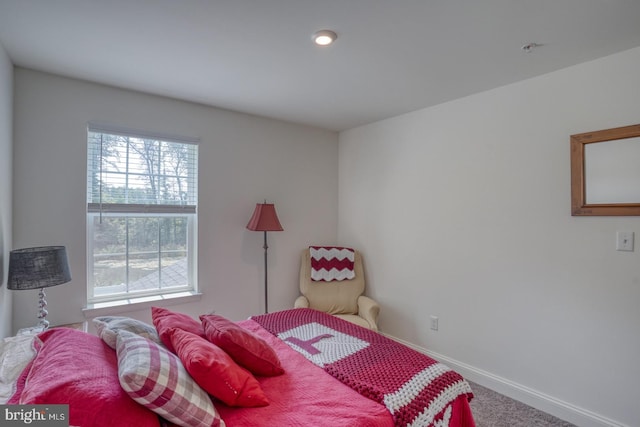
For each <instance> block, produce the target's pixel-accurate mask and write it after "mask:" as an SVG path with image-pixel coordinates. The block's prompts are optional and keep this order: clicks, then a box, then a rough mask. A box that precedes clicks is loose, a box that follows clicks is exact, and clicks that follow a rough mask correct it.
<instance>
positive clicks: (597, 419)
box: [384, 334, 629, 427]
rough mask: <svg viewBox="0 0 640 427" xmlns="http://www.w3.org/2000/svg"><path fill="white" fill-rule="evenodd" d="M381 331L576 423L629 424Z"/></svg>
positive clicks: (591, 426) (593, 426) (596, 426)
mask: <svg viewBox="0 0 640 427" xmlns="http://www.w3.org/2000/svg"><path fill="white" fill-rule="evenodd" d="M384 335H385V336H387V337H388V338H391V339H393V340H395V341H398V342H400V343H402V344H404V345H406V346H407V347H410V348H413V349H414V350H416V351H419V352H420V353H423V354H426V355H427V356H429V357H432V358H433V359H435V360H437V361H439V362H442V363H444V364H445V365H447V366H449V367H451V368H452V369H454V370H455V371H457V372H459V373H460V374H461V375H462V376H463V377H465V378H467V379H469V380H470V381H473V382H476V383H478V384H480V385H481V386H484V387H487V388H489V389H491V390H494V391H496V392H498V393H500V394H503V395H505V396H508V397H510V398H512V399H515V400H518V401H520V402H522V403H525V404H527V405H529V406H531V407H534V408H536V409H539V410H541V411H544V412H546V413H548V414H551V415H553V416H555V417H558V418H560V419H562V420H565V421H567V422H570V423H572V424H575V425H577V426H579V427H629V426H628V425H626V424H622V423H620V422H618V421H615V420H612V419H610V418H607V417H605V416H602V415H600V414H597V413H595V412H592V411H589V410H588V409H584V408H581V407H579V406H576V405H573V404H571V403H568V402H565V401H563V400H560V399H556V398H555V397H553V396H549V395H548V394H545V393H542V392H540V391H537V390H534V389H532V388H529V387H526V386H524V385H522V384H518V383H516V382H513V381H511V380H508V379H506V378H502V377H500V376H498V375H494V374H492V373H491V372H487V371H485V370H483V369H479V368H476V367H474V366H471V365H468V364H466V363H463V362H460V361H458V360H455V359H452V358H450V357H448V356H445V355H443V354H439V353H436V352H434V351H431V350H427V349H426V348H423V347H420V346H418V345H415V344H413V343H410V342H408V341H404V340H402V339H399V338H396V337H394V336H392V335H388V334H384Z"/></svg>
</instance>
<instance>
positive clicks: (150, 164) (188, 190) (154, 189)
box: [87, 124, 198, 214]
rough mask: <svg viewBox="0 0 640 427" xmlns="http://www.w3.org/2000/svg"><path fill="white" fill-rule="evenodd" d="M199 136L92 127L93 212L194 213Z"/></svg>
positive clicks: (90, 208) (89, 206) (90, 197)
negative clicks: (191, 137)
mask: <svg viewBox="0 0 640 427" xmlns="http://www.w3.org/2000/svg"><path fill="white" fill-rule="evenodd" d="M196 142H197V140H188V139H182V138H173V137H167V136H161V135H151V134H145V133H143V132H137V131H130V130H122V129H117V128H112V127H104V126H99V125H92V124H90V125H89V128H88V171H87V172H88V173H87V209H88V212H105V213H124V214H126V213H157V214H164V213H183V214H185V213H195V212H196V206H197V204H198V187H197V185H198V182H197V176H198V173H197V168H198V165H197V159H198V146H197V145H196Z"/></svg>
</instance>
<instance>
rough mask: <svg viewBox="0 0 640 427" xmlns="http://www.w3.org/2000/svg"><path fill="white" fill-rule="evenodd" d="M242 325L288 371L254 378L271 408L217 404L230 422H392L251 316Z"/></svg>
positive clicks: (379, 426) (337, 426) (309, 425)
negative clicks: (274, 375)
mask: <svg viewBox="0 0 640 427" xmlns="http://www.w3.org/2000/svg"><path fill="white" fill-rule="evenodd" d="M239 324H240V325H241V326H242V327H244V328H246V329H248V330H250V331H252V332H253V333H255V334H256V335H258V336H259V337H261V338H262V339H264V340H265V341H266V342H267V343H268V344H269V345H271V346H272V347H273V349H274V350H275V351H276V352H277V353H278V356H279V358H280V361H281V363H282V366H283V368H284V369H285V373H284V374H283V375H280V376H277V377H256V378H257V379H258V381H259V382H260V385H261V386H262V389H263V390H264V392H265V394H266V395H267V398H268V399H269V401H270V404H269V405H268V406H265V407H261V408H231V407H228V406H226V405H222V404H219V403H218V404H216V408H217V409H218V411H219V412H220V415H221V417H222V419H223V420H224V421H225V423H226V425H227V426H229V427H257V426H274V427H276V426H277V427H285V426H286V427H294V426H304V427H315V426H317V427H320V426H323V427H324V426H332V427H341V426H344V427H390V426H393V419H392V417H391V415H390V414H389V412H388V411H387V410H386V409H385V407H384V406H383V405H381V404H379V403H376V402H374V401H373V400H370V399H367V398H365V397H364V396H361V395H360V394H358V393H357V392H356V391H354V390H352V389H351V388H349V387H347V386H345V385H344V384H342V383H340V382H339V381H338V380H336V379H335V378H333V377H331V376H330V375H327V374H326V373H325V372H324V371H323V370H322V369H321V368H318V367H317V366H313V365H312V364H310V363H309V361H308V360H307V359H305V358H304V356H302V355H300V354H299V353H298V352H296V351H295V350H293V349H291V348H290V347H289V346H288V345H287V344H285V343H284V342H283V341H281V340H280V339H278V338H276V337H275V336H273V335H272V334H270V333H269V332H267V331H266V330H264V329H263V328H262V327H260V326H259V325H258V324H257V323H256V322H254V321H253V320H245V321H242V322H239ZM337 402H339V404H337Z"/></svg>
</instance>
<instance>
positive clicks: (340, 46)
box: [0, 0, 640, 130]
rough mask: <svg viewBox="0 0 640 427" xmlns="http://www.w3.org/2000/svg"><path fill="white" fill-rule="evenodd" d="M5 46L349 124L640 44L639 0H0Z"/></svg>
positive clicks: (243, 107) (112, 81) (238, 105)
mask: <svg viewBox="0 0 640 427" xmlns="http://www.w3.org/2000/svg"><path fill="white" fill-rule="evenodd" d="M319 29H332V30H334V31H335V32H336V33H338V40H337V42H336V43H335V44H334V45H333V46H330V47H324V48H321V47H317V46H314V45H313V44H312V43H311V34H312V33H313V32H314V31H316V30H319ZM530 42H535V43H539V44H541V45H542V46H541V47H539V48H536V49H534V50H533V51H532V52H531V53H525V52H524V51H523V50H522V49H521V47H522V46H523V45H524V44H527V43H530ZM0 43H2V45H3V46H4V47H5V50H6V51H7V52H8V54H9V56H10V58H11V60H12V61H13V62H14V64H16V65H18V66H21V67H27V68H32V69H36V70H42V71H47V72H52V73H56V74H60V75H64V76H69V77H75V78H80V79H86V80H91V81H95V82H99V83H105V84H109V85H114V86H119V87H123V88H127V89H135V90H139V91H143V92H149V93H153V94H158V95H165V96H169V97H174V98H179V99H184V100H189V101H194V102H199V103H203V104H208V105H214V106H217V107H222V108H227V109H232V110H237V111H242V112H246V113H251V114H258V115H262V116H267V117H273V118H277V119H282V120H287V121H292V122H298V123H304V124H310V125H314V126H319V127H323V128H327V129H332V130H344V129H348V128H352V127H355V126H358V125H362V124H365V123H369V122H373V121H376V120H380V119H383V118H387V117H392V116H396V115H398V114H402V113H405V112H408V111H413V110H416V109H419V108H423V107H428V106H431V105H435V104H439V103H442V102H445V101H448V100H452V99H455V98H460V97H463V96H466V95H470V94H473V93H477V92H481V91H484V90H488V89H492V88H495V87H498V86H502V85H506V84H509V83H512V82H515V81H519V80H523V79H526V78H530V77H533V76H536V75H540V74H544V73H548V72H551V71H554V70H558V69H561V68H565V67H568V66H571V65H574V64H577V63H580V62H585V61H589V60H592V59H595V58H599V57H602V56H606V55H610V54H613V53H616V52H620V51H623V50H627V49H631V48H634V47H637V46H640V0H316V1H312V0H0ZM585 90H588V88H585Z"/></svg>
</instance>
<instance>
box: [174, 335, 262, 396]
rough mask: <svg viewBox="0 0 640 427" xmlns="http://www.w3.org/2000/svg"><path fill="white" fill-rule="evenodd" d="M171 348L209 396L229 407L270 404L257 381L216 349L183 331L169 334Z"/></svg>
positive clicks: (218, 348) (205, 341)
mask: <svg viewBox="0 0 640 427" xmlns="http://www.w3.org/2000/svg"><path fill="white" fill-rule="evenodd" d="M171 344H172V345H173V348H175V349H176V354H177V355H178V357H179V358H180V360H181V361H182V364H183V365H184V367H185V368H186V369H187V372H189V374H190V375H191V377H192V378H193V379H194V380H195V381H196V383H198V385H199V386H200V387H202V388H203V389H204V390H205V391H206V392H208V393H209V394H210V395H212V396H214V397H217V398H218V399H220V400H221V401H223V402H224V403H226V404H227V405H229V406H244V407H254V406H266V405H268V404H269V401H268V400H267V397H266V396H265V395H264V392H263V391H262V388H261V387H260V384H259V383H258V380H256V379H255V378H254V377H253V375H251V374H250V373H249V372H248V371H247V370H246V369H244V368H241V367H240V366H238V365H237V364H236V362H234V361H233V359H231V357H230V356H229V355H228V354H227V353H225V352H224V350H222V349H221V348H220V347H218V346H217V345H215V344H213V343H210V342H209V341H207V340H206V339H204V338H201V337H199V336H197V335H194V334H192V333H191V332H187V331H183V330H182V329H172V330H171Z"/></svg>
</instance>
